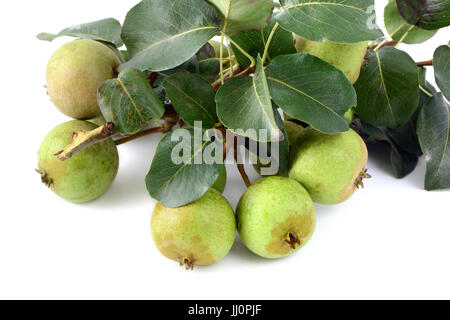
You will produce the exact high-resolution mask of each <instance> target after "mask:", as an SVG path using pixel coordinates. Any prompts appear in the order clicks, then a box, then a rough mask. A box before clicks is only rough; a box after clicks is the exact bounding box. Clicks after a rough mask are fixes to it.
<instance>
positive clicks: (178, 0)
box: [120, 0, 221, 71]
mask: <svg viewBox="0 0 450 320" xmlns="http://www.w3.org/2000/svg"><path fill="white" fill-rule="evenodd" d="M220 23H221V19H220V17H219V13H218V12H217V11H216V10H215V9H214V8H213V7H212V6H211V5H209V4H208V3H206V2H205V1H203V0H171V1H167V0H144V1H142V2H140V3H139V4H138V5H136V6H135V7H134V8H133V9H131V10H130V12H128V14H127V17H126V19H125V23H124V25H123V28H122V39H123V41H124V43H125V45H126V46H127V48H128V51H129V53H130V56H131V59H130V61H129V62H128V63H126V64H124V65H122V66H121V68H120V70H124V69H127V68H137V69H140V70H146V69H149V70H152V71H163V70H168V69H171V68H174V67H176V66H178V65H180V64H182V63H183V62H185V61H186V60H188V59H189V58H191V57H192V56H193V55H195V54H196V52H197V51H198V50H199V49H200V48H201V47H202V46H203V45H204V44H205V43H206V42H207V41H208V40H210V39H211V38H212V37H214V36H215V35H216V34H217V32H218V31H219V30H220Z"/></svg>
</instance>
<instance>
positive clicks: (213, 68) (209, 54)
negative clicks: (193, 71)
mask: <svg viewBox="0 0 450 320" xmlns="http://www.w3.org/2000/svg"><path fill="white" fill-rule="evenodd" d="M196 55H197V59H198V68H199V71H198V73H199V74H200V75H201V76H202V77H203V78H204V79H205V80H206V81H208V82H214V80H215V79H216V78H217V75H218V74H219V72H220V58H217V56H216V51H215V49H214V47H213V46H212V45H210V44H209V43H206V44H205V45H204V46H203V47H202V48H201V49H200V50H199V51H198V52H197V54H196Z"/></svg>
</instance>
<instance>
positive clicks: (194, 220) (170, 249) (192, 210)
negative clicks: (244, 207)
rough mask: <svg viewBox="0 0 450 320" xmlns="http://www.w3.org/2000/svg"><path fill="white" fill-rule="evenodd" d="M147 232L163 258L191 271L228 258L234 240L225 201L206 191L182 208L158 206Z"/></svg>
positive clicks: (231, 214) (231, 218) (231, 217)
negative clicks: (149, 231) (196, 267)
mask: <svg viewBox="0 0 450 320" xmlns="http://www.w3.org/2000/svg"><path fill="white" fill-rule="evenodd" d="M151 232H152V237H153V241H154V243H155V245H156V247H157V248H158V250H159V251H160V252H161V253H162V254H163V255H164V256H165V257H167V258H169V259H171V260H174V261H176V262H179V263H180V264H181V265H184V266H185V267H186V268H187V269H193V268H194V266H207V265H211V264H213V263H215V262H218V261H220V260H221V259H223V258H224V257H225V256H226V255H227V254H228V252H229V251H230V250H231V247H232V246H233V243H234V240H235V236H236V219H235V217H234V212H233V209H232V208H231V206H230V204H229V203H228V201H227V200H226V199H225V198H224V197H223V196H222V195H221V194H220V193H219V192H218V191H216V190H214V189H210V190H208V192H207V193H206V194H205V195H204V196H203V197H202V198H200V199H199V200H197V201H195V202H194V203H191V204H189V205H187V206H184V207H180V208H167V207H165V206H163V205H162V204H161V203H158V204H157V205H156V208H155V210H154V212H153V216H152V222H151Z"/></svg>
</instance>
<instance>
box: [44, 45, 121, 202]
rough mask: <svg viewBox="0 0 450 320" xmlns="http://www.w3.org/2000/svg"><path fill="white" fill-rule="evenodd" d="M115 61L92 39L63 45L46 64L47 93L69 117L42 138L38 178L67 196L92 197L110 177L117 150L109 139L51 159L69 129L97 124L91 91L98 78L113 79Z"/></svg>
mask: <svg viewBox="0 0 450 320" xmlns="http://www.w3.org/2000/svg"><path fill="white" fill-rule="evenodd" d="M119 64H120V63H119V60H118V58H117V57H116V56H115V55H114V53H113V51H112V50H111V49H109V48H108V47H107V46H106V45H103V44H102V43H100V42H97V41H93V40H75V41H72V42H69V43H67V44H65V45H64V46H62V47H61V48H60V49H58V50H57V51H56V52H55V53H54V54H53V56H52V57H51V59H50V61H49V63H48V66H47V77H46V79H47V90H48V95H49V96H50V99H51V100H52V102H53V103H54V105H55V106H56V107H57V108H58V109H59V110H60V111H61V112H62V113H64V114H65V115H67V116H69V117H71V118H73V119H75V120H72V121H68V122H65V123H63V124H61V125H59V126H57V127H56V128H54V129H53V130H52V131H51V132H50V133H49V134H48V135H47V136H46V137H45V139H44V141H43V142H42V144H41V146H40V148H39V153H38V169H37V171H38V172H39V173H40V175H41V178H42V182H43V183H44V184H46V185H47V186H48V187H49V188H50V189H51V190H52V191H53V192H55V193H56V194H57V195H58V196H60V197H61V198H63V199H65V200H67V201H71V202H77V203H80V202H88V201H91V200H94V199H96V198H98V197H99V196H101V195H102V194H103V193H104V192H105V191H106V190H107V189H108V188H109V187H110V185H111V184H112V182H113V180H114V178H115V177H116V174H117V171H118V168H119V155H118V152H117V147H116V144H115V143H114V141H113V140H112V139H109V140H106V141H103V142H101V143H98V144H95V145H93V146H91V147H89V148H87V149H85V150H84V151H82V152H80V153H78V154H77V155H75V156H74V157H72V158H71V159H69V160H67V161H64V162H61V161H59V160H57V158H56V157H55V154H56V153H57V152H59V151H61V150H62V149H64V148H65V147H66V146H67V145H68V144H69V143H70V142H72V140H73V139H74V135H75V134H80V133H83V132H87V131H91V130H93V129H95V128H97V127H98V121H99V119H100V118H99V117H101V111H100V107H99V105H98V103H97V90H98V88H99V87H100V85H101V84H102V83H103V82H105V81H106V80H109V79H112V78H114V76H115V70H116V69H117V67H118V66H119ZM87 120H90V121H87ZM100 121H101V120H100Z"/></svg>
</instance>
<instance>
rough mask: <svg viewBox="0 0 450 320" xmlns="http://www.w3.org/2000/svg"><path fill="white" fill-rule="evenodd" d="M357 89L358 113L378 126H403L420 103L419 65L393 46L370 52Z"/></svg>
mask: <svg viewBox="0 0 450 320" xmlns="http://www.w3.org/2000/svg"><path fill="white" fill-rule="evenodd" d="M355 89H356V93H357V94H358V105H357V107H356V112H357V113H358V115H359V116H360V117H361V118H362V119H363V120H364V121H366V122H368V123H370V124H372V125H374V126H381V127H391V128H398V127H401V126H402V125H404V124H405V123H406V122H407V121H408V120H409V119H410V118H411V116H412V115H413V114H414V111H416V109H417V106H418V104H419V78H418V70H417V66H416V63H415V62H414V61H413V60H412V59H411V57H410V56H409V55H408V54H407V53H406V52H403V51H401V50H398V49H395V48H392V47H384V48H382V49H380V50H379V51H376V52H375V51H369V53H368V63H367V64H366V65H364V66H363V68H362V70H361V75H360V77H359V79H358V81H357V82H356V83H355Z"/></svg>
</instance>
